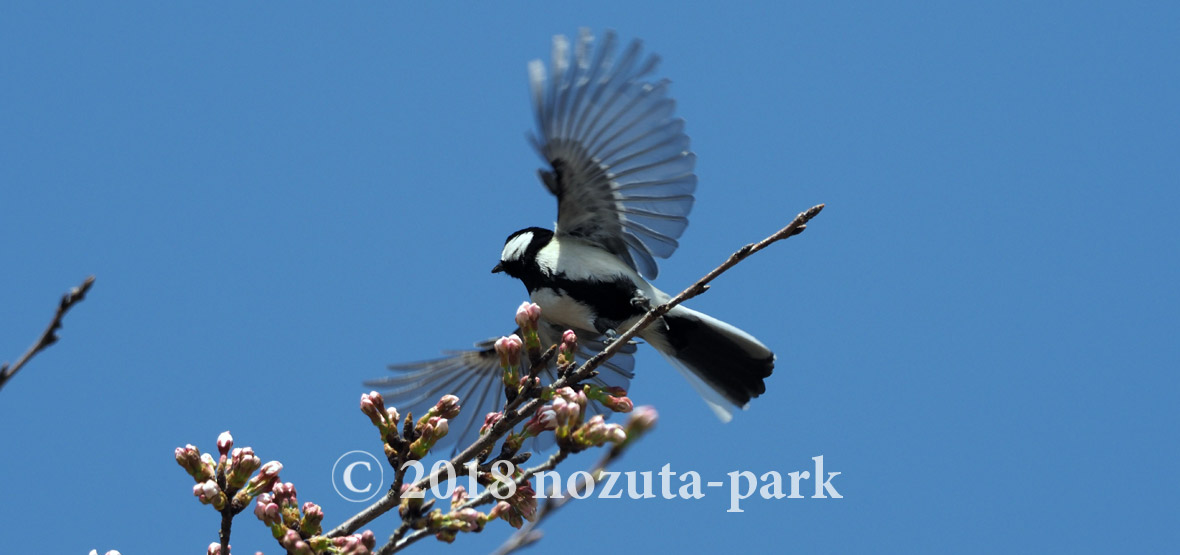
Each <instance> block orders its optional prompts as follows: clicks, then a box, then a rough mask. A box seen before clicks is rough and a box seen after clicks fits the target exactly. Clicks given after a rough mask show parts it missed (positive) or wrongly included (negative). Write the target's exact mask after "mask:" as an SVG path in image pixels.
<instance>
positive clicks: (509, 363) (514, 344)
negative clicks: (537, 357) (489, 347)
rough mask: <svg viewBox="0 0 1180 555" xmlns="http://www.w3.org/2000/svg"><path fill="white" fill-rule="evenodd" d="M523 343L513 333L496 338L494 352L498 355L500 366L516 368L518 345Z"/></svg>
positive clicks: (518, 355) (518, 354)
mask: <svg viewBox="0 0 1180 555" xmlns="http://www.w3.org/2000/svg"><path fill="white" fill-rule="evenodd" d="M521 345H523V343H522V342H521V340H520V336H518V335H516V334H515V333H514V334H512V335H509V336H508V337H501V338H500V339H497V340H496V345H495V348H496V354H498V355H500V366H501V367H504V368H516V367H518V366H520V347H521Z"/></svg>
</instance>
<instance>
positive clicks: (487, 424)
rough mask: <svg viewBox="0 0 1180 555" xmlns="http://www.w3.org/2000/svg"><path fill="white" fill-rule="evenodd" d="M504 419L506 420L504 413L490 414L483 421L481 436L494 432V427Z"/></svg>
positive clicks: (480, 430) (480, 429)
mask: <svg viewBox="0 0 1180 555" xmlns="http://www.w3.org/2000/svg"><path fill="white" fill-rule="evenodd" d="M503 419H504V413H502V412H489V413H488V414H487V416H485V417H484V419H483V426H480V427H479V435H481V436H482V435H484V434H487V433H488V432H490V431H492V427H493V426H495V425H496V423H497V422H499V421H501V420H503Z"/></svg>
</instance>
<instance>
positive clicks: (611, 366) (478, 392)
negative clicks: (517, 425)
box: [365, 322, 635, 448]
mask: <svg viewBox="0 0 1180 555" xmlns="http://www.w3.org/2000/svg"><path fill="white" fill-rule="evenodd" d="M575 332H576V333H577V334H578V352H577V354H576V357H575V358H576V359H577V361H578V362H579V364H580V363H582V362H585V361H586V360H587V359H589V358H590V357H591V356H594V355H595V354H596V353H598V352H599V351H601V350H602V349H603V347H604V345H603V343H602V340H601V338H594V339H584V338H590V337H592V336H593V335H594V334H593V332H582V331H577V330H575ZM513 333H520V330H519V329H518V330H516V331H514V332H513ZM561 333H562V332H561V331H560V330H559V329H558V328H556V327H554V326H547V325H546V324H545V323H544V322H542V323H541V328H540V329H539V330H538V335H539V336H540V338H541V344H542V345H545V346H548V345H553V344H555V343H558V342H560V340H561ZM495 341H496V339H488V340H486V341H481V342H479V343H476V344H475V349H472V350H466V351H450V352H448V353H447V354H448V355H449V356H447V357H444V358H439V359H435V360H426V361H421V362H411V363H407V364H392V365H390V366H389V369H390V370H393V371H394V372H396V373H397V375H395V376H392V377H388V378H380V379H376V380H369V381H367V382H365V385H366V386H368V387H374V388H377V389H379V390H381V394H382V395H383V396H384V397H385V401H386V404H387V405H389V406H391V407H397V410H398V412H400V413H401V414H402V417H403V418H404V417H405V415H406V412H407V411H411V412H413V414H414V418H418V417H420V416H422V415H423V414H426V411H427V410H428V409H429V408H430V407H432V406H434V404H435V403H437V402H438V400H439V398H440V397H442V396H443V395H447V394H453V395H457V396H458V397H459V404H460V407H461V408H462V410H461V411H460V413H459V416H458V417H456V418H455V419H454V420H452V421H451V422H449V428H450V431H449V432H448V433H447V436H446V437H445V438H443V440H442V441H440V442H439V445H440V446H445V445H451V444H454V445H455V446H456V448H459V447H465V446H467V445H469V444H471V443H472V442H473V441H475V438H476V437H478V436H479V428H480V426H482V425H483V422H484V417H486V416H487V414H488V413H489V412H497V411H499V410H502V409H503V408H504V383H503V381H502V378H501V371H500V358H499V356H498V355H497V354H496V350H495V348H494V347H493V345H494V344H495ZM634 353H635V345H634V344H629V345H626V346H624V348H623V349H622V350H620V351H619V353H618V354H616V355H615V356H613V357H611V358H610V359H609V360H607V361H606V363H604V364H603V365H602V366H600V367H599V373H598V375H597V376H595V377H594V378H592V379H591V381H592V382H594V383H597V384H599V385H608V386H615V385H617V386H620V387H624V388H625V387H627V384H628V383H629V382H630V380H631V378H632V376H634V374H633V373H632V370H633V369H634V368H635V358H634V356H633V355H634ZM523 358H525V359H526V360H525V365H526V366H527V364H528V361H527V357H523ZM525 371H528V368H527V367H526V368H525ZM538 375H539V376H540V377H541V382H542V383H546V384H547V383H552V382H553V381H554V380H555V379H557V369H556V366H555V365H554V364H553V363H550V365H549V367H548V368H545V369H544V370H542V371H541V372H540V373H539V374H538Z"/></svg>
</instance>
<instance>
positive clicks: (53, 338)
mask: <svg viewBox="0 0 1180 555" xmlns="http://www.w3.org/2000/svg"><path fill="white" fill-rule="evenodd" d="M91 285H94V276H90V277H88V278H86V280H85V281H83V282H82V285H79V286H78V287H75V288H73V289H71V290H70V291H69V292H68V293H66V294H65V295H62V297H61V303H59V304H58V306H57V313H56V314H54V315H53V321H52V322H50V323H49V327H48V328H45V331H44V332H43V333H42V334H41V337H39V338H38V339H37V342H36V343H33V346H32V347H29V350H28V351H25V354H23V355H21V357H20V358H18V359H17V360H16V362H15V363H13V364H12V366H9V365H8V364H7V363H5V364H3V365H0V389H3V388H4V384H6V383H8V380H9V379H11V378H12V377H13V376H15V375H16V373H17V372H19V371H20V369H21V368H23V367H24V365H25V363H27V362H29V360H30V359H32V358H33V357H34V356H36V355H37V353H40V352H41V351H43V350H45V349H46V348H48V347H49V346H50V345H53V344H54V343H56V342H57V330H59V329H61V319H62V318H63V317H65V315H66V312H69V310H70V308H71V307H73V306H74V305H75V304H77V303H79V302H81V301H82V299H84V298H86V292H87V291H89V290H90V286H91Z"/></svg>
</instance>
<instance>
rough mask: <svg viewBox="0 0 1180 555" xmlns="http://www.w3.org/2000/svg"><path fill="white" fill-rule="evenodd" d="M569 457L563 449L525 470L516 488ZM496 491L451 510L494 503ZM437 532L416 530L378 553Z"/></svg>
mask: <svg viewBox="0 0 1180 555" xmlns="http://www.w3.org/2000/svg"><path fill="white" fill-rule="evenodd" d="M569 456H570V451H568V450H565V449H562V450H560V451H558V452H556V453H554V454H553V455H551V456H550V457H549V458H548V459H546V460H545V462H543V463H541V464H539V465H537V466H534V467H532V468H529V469H527V470H525V471H524V472H522V473H521V475H520V476H517V477H516V478H514V479H513V481H515V482H516V487H518V488H519V487H520V486H522V485H523V484H525V483H526V482H528V481H529V480H532V479H533V476H534V475H536V474H537V473H538V472H544V471H546V470H553V469H554V468H556V467H557V465H558V464H561V462H562V461H564V460H565V459H566V457H569ZM495 491H496V490H495V489H494V488H493V487H487V488H484V490H483V493H481V494H479V495H478V496H476V497H474V498H472V499H469V500H468V501H466V502H464V503H463V504H462V505H459V506H458V507H451V510H452V511H458V510H462V509H469V508H472V507H478V506H480V505H484V504H487V503H490V502H492V500H493V498H494V495H495ZM436 532H437V530H431V529H429V528H428V529H424V530H415V531H414V533H412V534H410V535H408V536H406V537H405V538H404V539H402V540H400V541H398V542H396V544H386V545H385V546H382V548H381V550H380V551H378V552H377V555H386V554H388V553H396V552H398V551H401V550H402V549H405V548H406V547H408V546H409V545H410V544H412V543H414V542H416V541H418V540H420V539H422V538H424V537H426V536H429V535H431V534H434V533H436Z"/></svg>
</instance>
